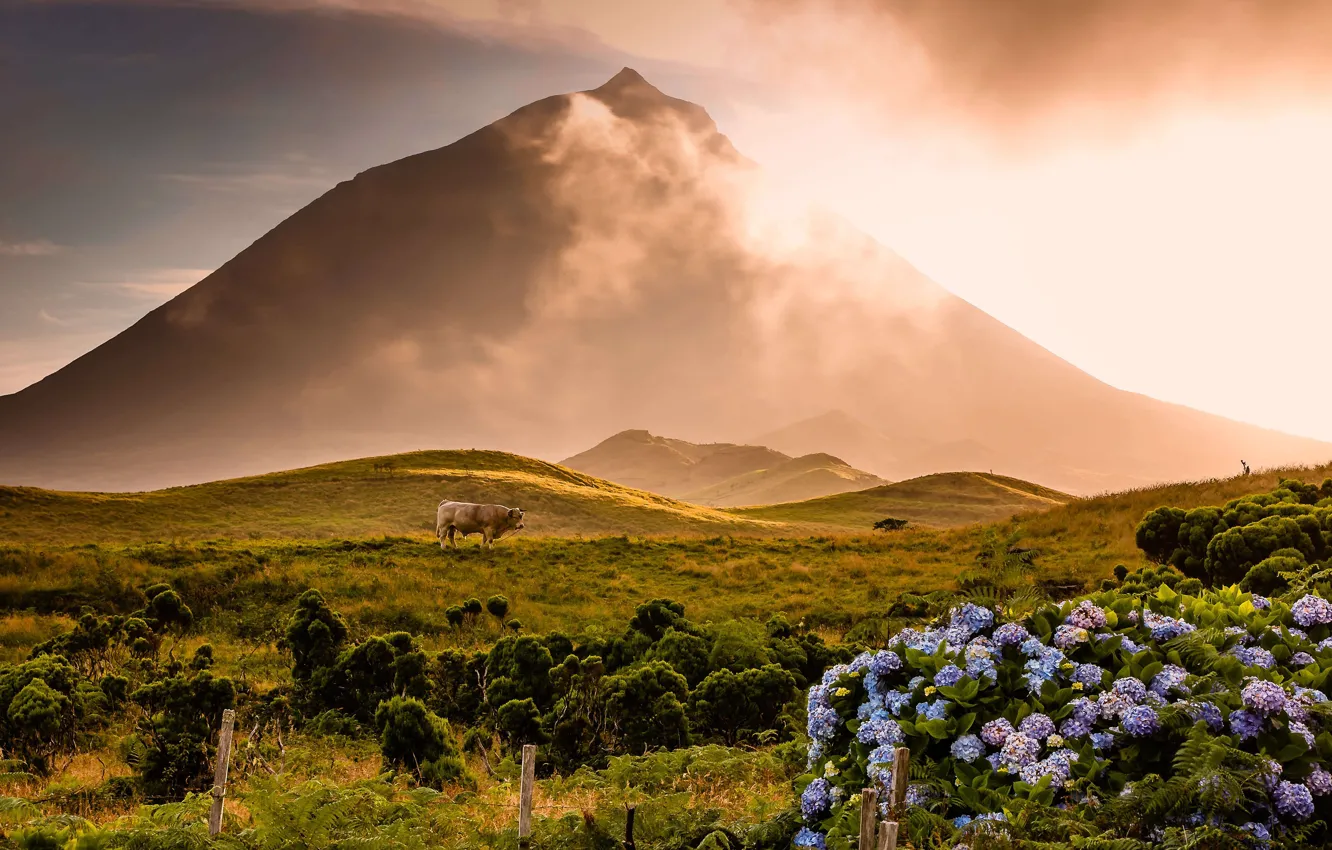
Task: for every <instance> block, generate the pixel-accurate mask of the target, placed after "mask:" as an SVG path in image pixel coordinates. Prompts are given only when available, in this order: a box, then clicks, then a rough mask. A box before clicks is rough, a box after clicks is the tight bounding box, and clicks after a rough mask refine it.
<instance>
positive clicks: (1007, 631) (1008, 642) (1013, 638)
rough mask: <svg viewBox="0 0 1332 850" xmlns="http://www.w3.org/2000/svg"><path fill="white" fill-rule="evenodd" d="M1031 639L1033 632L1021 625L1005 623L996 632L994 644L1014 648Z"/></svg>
mask: <svg viewBox="0 0 1332 850" xmlns="http://www.w3.org/2000/svg"><path fill="white" fill-rule="evenodd" d="M1029 637H1031V632H1029V631H1027V628H1026V627H1025V626H1023V625H1022V624H1021V623H1004V624H1003V625H1002V626H1000V627H999V628H997V629H995V630H994V642H995V643H996V644H998V645H999V646H1014V645H1016V644H1020V643H1022V642H1024V641H1025V640H1027V638H1029Z"/></svg>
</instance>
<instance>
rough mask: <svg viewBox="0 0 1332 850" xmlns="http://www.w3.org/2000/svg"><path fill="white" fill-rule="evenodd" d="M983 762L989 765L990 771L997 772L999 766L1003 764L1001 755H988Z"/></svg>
mask: <svg viewBox="0 0 1332 850" xmlns="http://www.w3.org/2000/svg"><path fill="white" fill-rule="evenodd" d="M985 760H986V761H988V762H989V763H990V769H991V770H998V769H999V766H1000V765H1001V764H1003V761H1004V757H1003V754H1002V753H990V754H989V755H988V756H986V757H985Z"/></svg>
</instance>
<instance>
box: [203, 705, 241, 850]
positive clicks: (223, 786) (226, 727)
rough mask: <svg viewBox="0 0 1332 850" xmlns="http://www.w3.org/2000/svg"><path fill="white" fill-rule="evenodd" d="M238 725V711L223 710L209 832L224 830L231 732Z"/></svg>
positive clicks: (218, 738)
mask: <svg viewBox="0 0 1332 850" xmlns="http://www.w3.org/2000/svg"><path fill="white" fill-rule="evenodd" d="M235 727H236V712H234V711H232V710H231V709H229V708H228V709H227V710H225V711H223V712H222V731H221V732H219V733H218V735H217V771H216V772H215V773H214V774H213V808H212V810H211V811H210V812H209V813H208V834H209V835H217V834H218V833H219V832H221V831H222V802H223V798H225V797H226V796H227V766H228V764H229V763H230V762H231V733H232V731H233V730H234V729H235Z"/></svg>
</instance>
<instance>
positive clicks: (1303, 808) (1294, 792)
mask: <svg viewBox="0 0 1332 850" xmlns="http://www.w3.org/2000/svg"><path fill="white" fill-rule="evenodd" d="M1305 598H1306V599H1307V598H1308V597H1305ZM1272 801H1273V802H1275V803H1276V810H1277V812H1278V813H1280V815H1281V816H1282V817H1284V818H1289V819H1291V820H1299V821H1304V820H1308V819H1309V817H1310V816H1311V815H1312V814H1313V812H1314V802H1313V795H1312V794H1310V793H1309V789H1308V788H1306V787H1304V786H1303V785H1296V784H1295V783H1294V782H1284V781H1283V782H1282V783H1281V784H1280V785H1278V786H1277V789H1276V791H1275V792H1273V794H1272Z"/></svg>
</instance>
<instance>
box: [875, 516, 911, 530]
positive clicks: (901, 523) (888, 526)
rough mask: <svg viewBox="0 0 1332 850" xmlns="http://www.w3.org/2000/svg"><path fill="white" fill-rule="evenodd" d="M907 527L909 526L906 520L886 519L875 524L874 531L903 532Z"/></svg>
mask: <svg viewBox="0 0 1332 850" xmlns="http://www.w3.org/2000/svg"><path fill="white" fill-rule="evenodd" d="M907 525H908V523H907V521H906V520H904V519H897V518H895V517H884V518H883V519H881V520H879V521H878V522H876V523H874V530H875V531H901V530H902V529H904V528H906V527H907Z"/></svg>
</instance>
